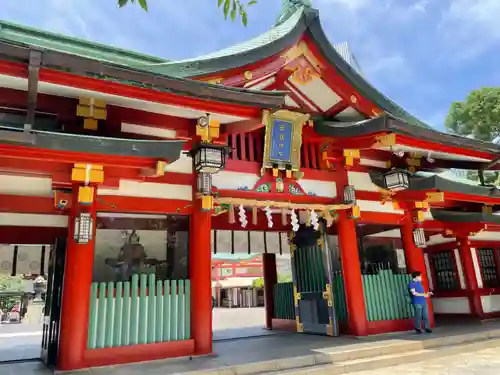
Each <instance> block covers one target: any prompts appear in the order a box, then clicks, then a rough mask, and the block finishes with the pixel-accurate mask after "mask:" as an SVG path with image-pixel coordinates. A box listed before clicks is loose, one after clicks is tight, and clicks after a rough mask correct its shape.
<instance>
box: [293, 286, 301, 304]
mask: <svg viewBox="0 0 500 375" xmlns="http://www.w3.org/2000/svg"><path fill="white" fill-rule="evenodd" d="M300 298H301V295H300V293H299V292H297V287H296V286H295V285H294V286H293V301H294V303H295V306H299V301H300Z"/></svg>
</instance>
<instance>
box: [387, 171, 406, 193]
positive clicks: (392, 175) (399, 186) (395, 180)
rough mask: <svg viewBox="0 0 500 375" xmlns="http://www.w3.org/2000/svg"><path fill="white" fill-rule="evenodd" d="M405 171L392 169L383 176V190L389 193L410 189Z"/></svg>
mask: <svg viewBox="0 0 500 375" xmlns="http://www.w3.org/2000/svg"><path fill="white" fill-rule="evenodd" d="M409 177H410V176H409V174H408V172H407V171H404V170H401V169H393V170H391V171H389V172H387V173H386V174H385V175H384V182H385V188H386V189H387V190H390V191H400V190H406V189H408V188H409V187H410V178H409Z"/></svg>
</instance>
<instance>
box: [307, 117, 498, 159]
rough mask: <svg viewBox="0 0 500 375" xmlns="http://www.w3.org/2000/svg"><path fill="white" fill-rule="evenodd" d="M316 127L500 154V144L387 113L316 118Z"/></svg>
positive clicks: (332, 132) (322, 131) (327, 132)
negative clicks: (340, 119)
mask: <svg viewBox="0 0 500 375" xmlns="http://www.w3.org/2000/svg"><path fill="white" fill-rule="evenodd" d="M314 130H315V131H316V132H317V133H318V134H321V135H325V136H330V137H358V136H363V135H368V134H374V133H380V132H384V131H385V132H393V133H397V134H401V135H406V136H411V137H417V138H418V139H421V140H424V141H429V142H433V143H440V144H445V145H449V146H453V147H459V148H470V149H476V150H478V151H482V152H488V153H492V154H498V153H499V152H500V146H498V145H496V144H494V143H491V142H484V141H480V140H477V139H473V138H468V137H463V136H460V135H456V134H449V133H442V132H440V131H437V130H435V129H433V128H429V127H423V126H418V125H415V124H412V123H409V122H407V121H406V119H400V118H396V117H395V116H391V115H390V114H385V115H382V116H378V117H375V118H372V119H368V120H362V121H357V122H337V121H324V120H321V119H319V120H316V121H315V122H314Z"/></svg>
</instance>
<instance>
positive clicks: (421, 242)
mask: <svg viewBox="0 0 500 375" xmlns="http://www.w3.org/2000/svg"><path fill="white" fill-rule="evenodd" d="M413 242H414V243H415V246H416V247H419V248H424V247H427V241H426V239H425V231H424V228H415V229H413Z"/></svg>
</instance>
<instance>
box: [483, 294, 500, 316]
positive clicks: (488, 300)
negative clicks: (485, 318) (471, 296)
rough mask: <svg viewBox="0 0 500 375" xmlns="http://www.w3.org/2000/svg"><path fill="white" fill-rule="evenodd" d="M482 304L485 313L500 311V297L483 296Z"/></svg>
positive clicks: (496, 295)
mask: <svg viewBox="0 0 500 375" xmlns="http://www.w3.org/2000/svg"><path fill="white" fill-rule="evenodd" d="M481 304H482V305H483V311H484V312H485V313H491V312H497V311H500V295H498V294H495V295H490V296H481Z"/></svg>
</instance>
